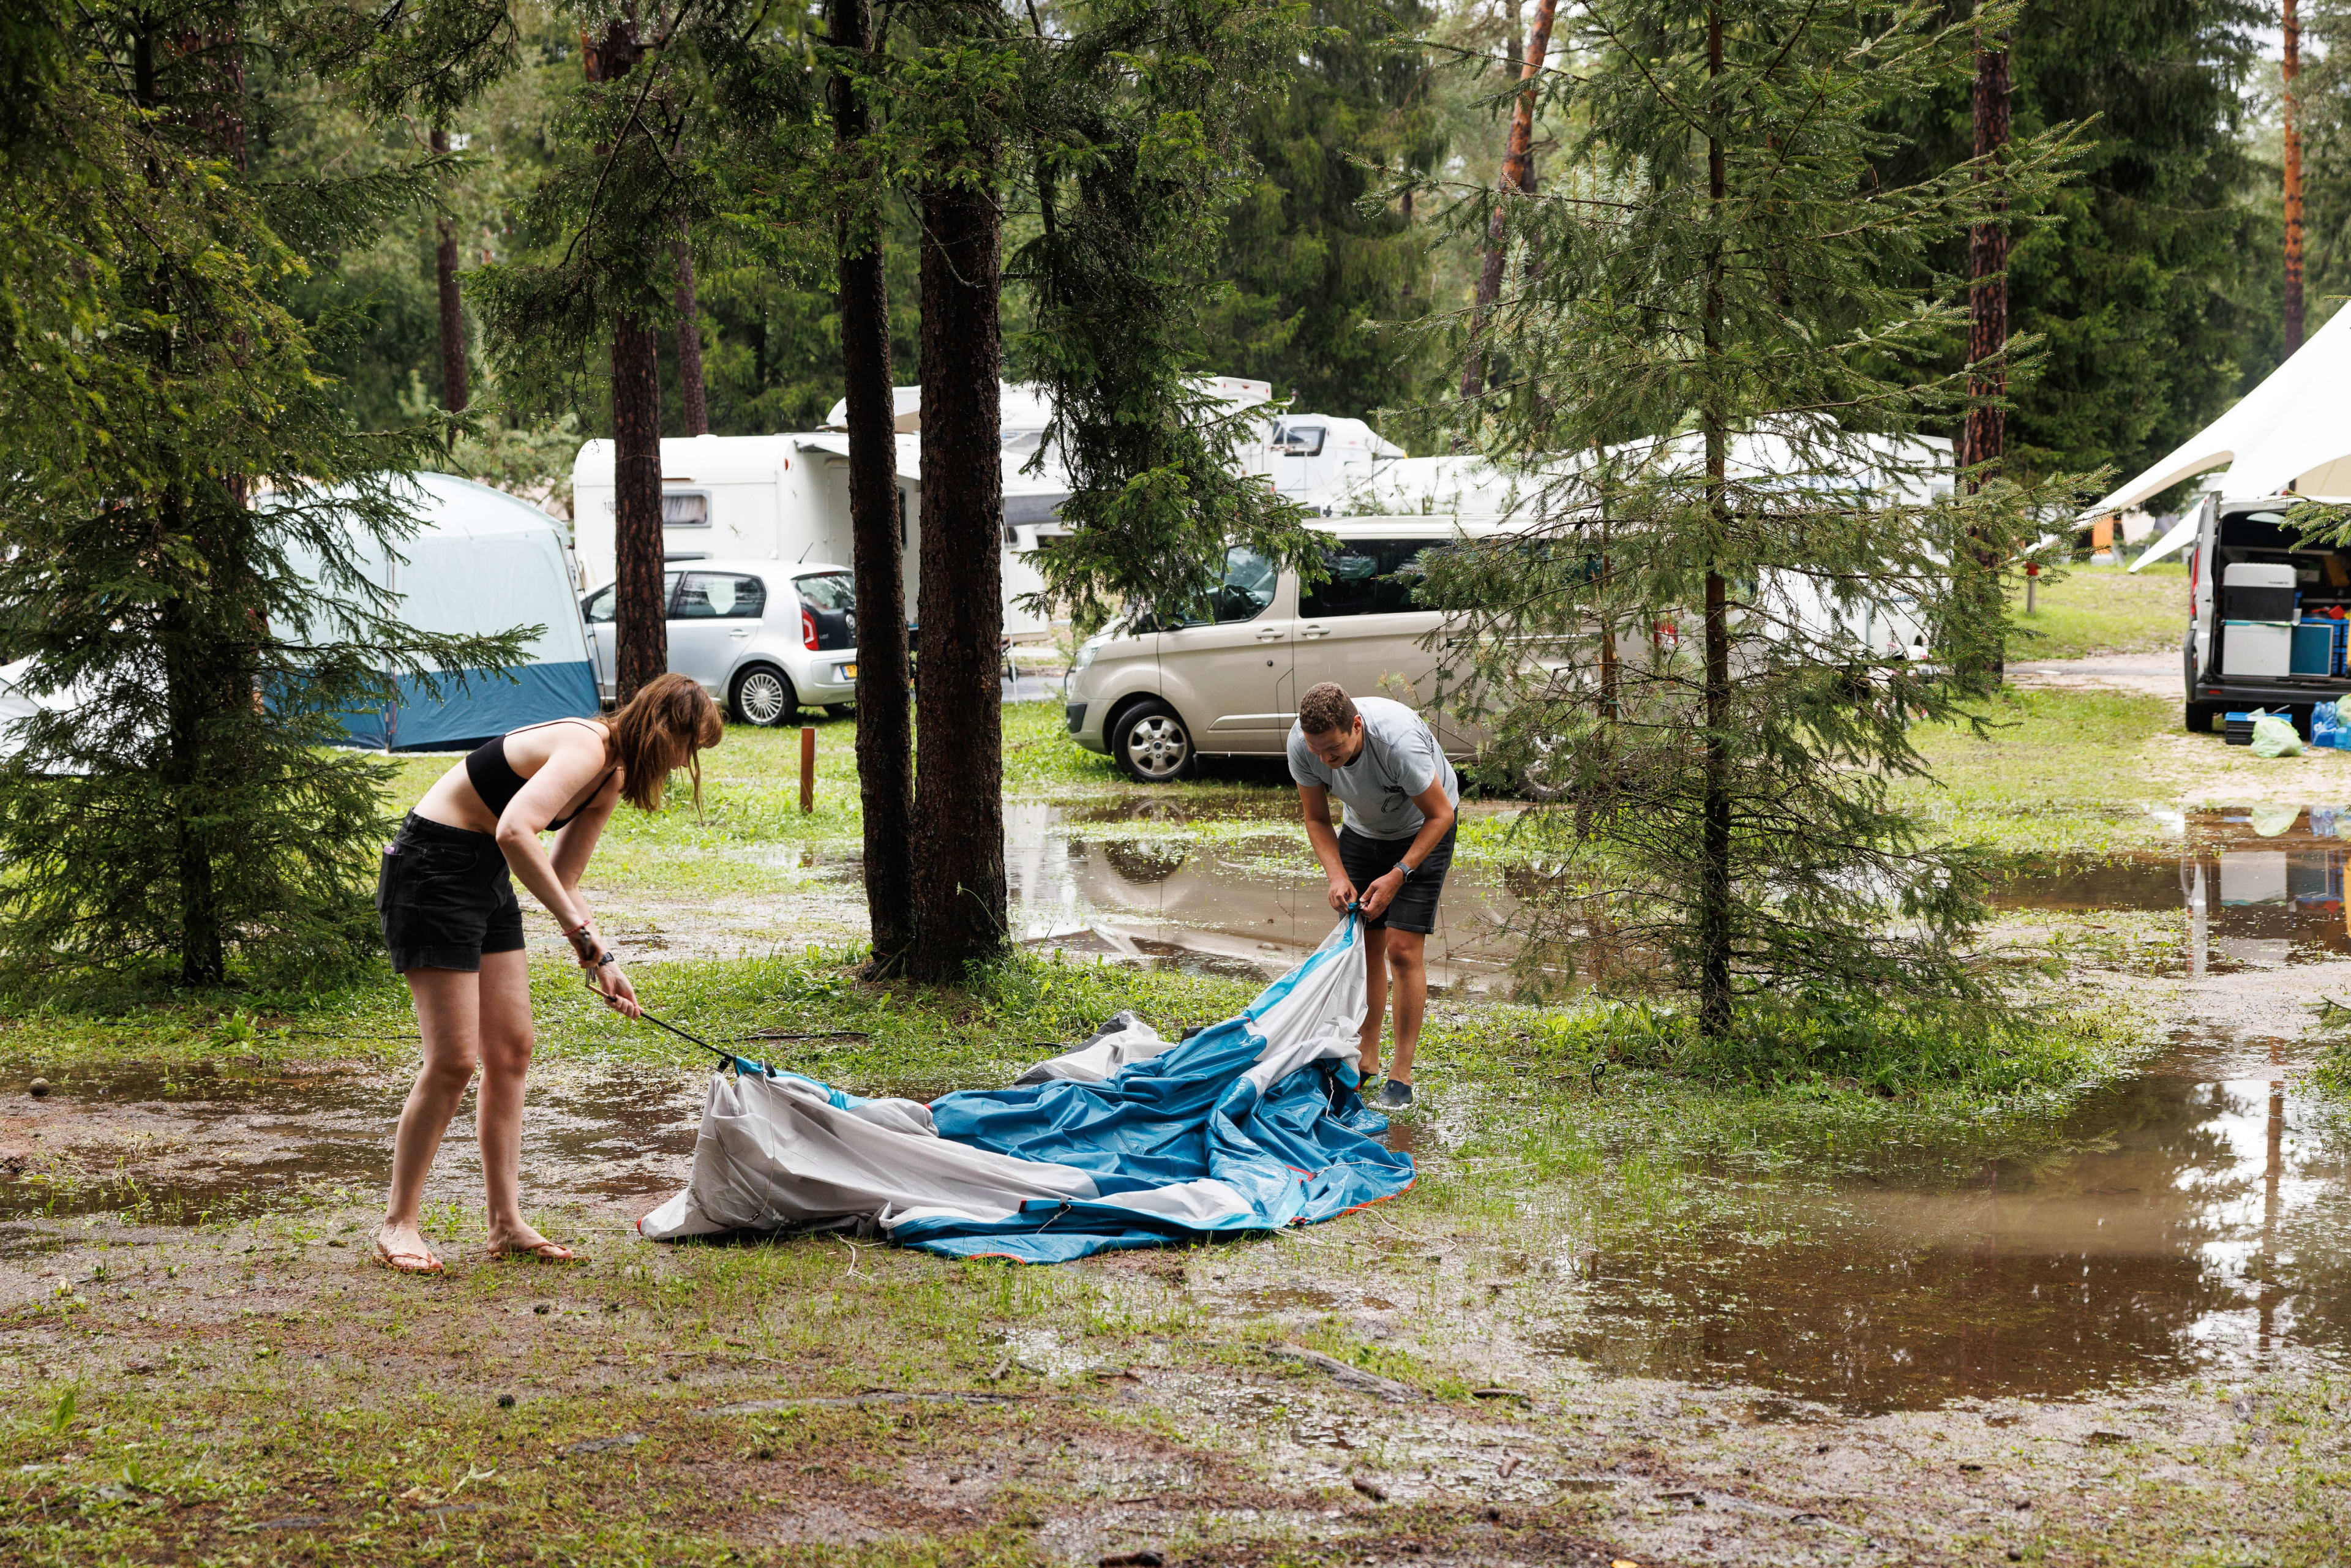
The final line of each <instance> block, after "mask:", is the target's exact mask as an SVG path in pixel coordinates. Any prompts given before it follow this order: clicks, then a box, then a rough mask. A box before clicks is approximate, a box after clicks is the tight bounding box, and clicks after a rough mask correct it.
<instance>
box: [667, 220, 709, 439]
mask: <svg viewBox="0 0 2351 1568" xmlns="http://www.w3.org/2000/svg"><path fill="white" fill-rule="evenodd" d="M677 226H678V230H679V237H678V238H676V239H674V240H672V241H671V242H670V249H671V250H673V251H674V252H675V253H676V255H677V393H678V402H680V403H682V404H684V409H685V434H688V435H707V434H710V394H709V392H708V391H707V390H706V389H705V387H704V386H703V382H702V310H701V307H700V305H699V304H697V303H696V301H695V298H694V236H693V234H692V231H691V230H689V229H688V228H687V227H686V222H685V220H684V218H680V219H678V220H677Z"/></svg>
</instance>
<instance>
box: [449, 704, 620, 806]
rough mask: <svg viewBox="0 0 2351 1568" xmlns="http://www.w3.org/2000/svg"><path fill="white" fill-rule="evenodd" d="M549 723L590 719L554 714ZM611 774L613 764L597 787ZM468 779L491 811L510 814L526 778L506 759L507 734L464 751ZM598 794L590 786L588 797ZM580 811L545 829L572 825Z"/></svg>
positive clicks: (511, 732)
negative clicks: (510, 807)
mask: <svg viewBox="0 0 2351 1568" xmlns="http://www.w3.org/2000/svg"><path fill="white" fill-rule="evenodd" d="M547 723H548V724H587V723H588V721H587V720H586V719H584V718H551V719H549V720H548V721H547ZM544 727H545V726H543V725H536V724H527V725H524V726H523V727H522V729H541V728H544ZM589 727H590V729H592V728H594V726H593V725H589ZM522 729H513V730H508V731H507V735H520V734H521V733H522ZM611 776H612V769H611V768H606V769H604V772H603V775H602V777H601V778H599V779H597V780H596V789H602V788H603V787H604V779H610V778H611ZM465 779H466V781H467V782H468V783H470V784H472V785H473V787H474V793H475V794H476V795H479V796H480V797H481V798H482V804H483V805H485V806H487V807H488V808H489V809H490V815H492V816H493V817H503V816H505V815H506V814H507V807H508V806H511V805H513V804H514V798H515V797H516V796H517V795H519V794H521V793H522V787H523V785H524V784H525V783H526V782H527V780H526V779H524V778H523V776H522V775H521V774H519V773H517V772H516V771H515V770H514V764H513V763H511V762H508V761H507V737H506V736H505V735H497V736H492V737H490V738H489V739H487V740H486V741H484V742H482V744H481V745H479V746H477V747H474V749H473V750H471V751H469V752H467V753H465ZM595 798H596V793H595V790H592V789H591V790H590V791H589V794H588V799H590V800H594V799H595ZM579 814H580V813H579V812H578V811H568V812H566V813H564V814H563V815H562V816H560V817H558V818H556V819H555V821H551V822H549V823H548V824H547V828H546V831H548V832H550V833H552V832H555V831H558V830H559V829H562V828H565V827H569V825H570V823H571V819H572V818H574V817H576V816H578V815H579Z"/></svg>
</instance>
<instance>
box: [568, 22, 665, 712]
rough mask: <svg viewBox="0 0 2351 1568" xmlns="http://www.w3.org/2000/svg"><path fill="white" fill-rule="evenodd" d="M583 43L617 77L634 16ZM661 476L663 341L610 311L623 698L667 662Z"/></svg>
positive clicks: (593, 63) (593, 74)
mask: <svg viewBox="0 0 2351 1568" xmlns="http://www.w3.org/2000/svg"><path fill="white" fill-rule="evenodd" d="M638 53H639V45H638V41H637V25H636V21H635V18H634V17H633V16H615V17H613V18H612V19H611V22H610V23H609V24H608V25H607V26H606V27H605V29H604V32H603V34H602V36H601V37H598V36H596V35H594V34H590V33H586V32H583V33H581V34H580V68H581V70H582V71H584V72H585V73H586V75H587V78H588V79H589V80H590V81H591V82H603V81H618V80H619V79H620V78H622V77H625V76H627V75H628V74H629V73H630V72H631V71H632V70H634V69H635V68H636V64H637V55H638ZM661 479H662V460H661V348H660V345H659V342H658V340H656V339H655V338H654V336H653V329H652V328H651V327H649V326H647V325H646V324H645V320H644V318H643V317H642V316H639V315H636V314H634V313H633V312H630V311H622V312H621V313H620V314H618V315H616V316H614V317H613V319H612V580H613V591H612V598H613V606H612V640H613V641H614V642H615V643H618V644H619V646H618V648H617V649H616V650H615V652H616V653H617V655H618V656H617V657H616V658H615V659H614V661H613V663H614V664H615V666H616V668H615V669H614V670H613V673H612V676H613V685H614V686H615V687H616V688H617V689H618V693H619V695H620V699H621V701H622V702H627V701H628V700H629V699H630V698H631V697H632V696H635V695H637V693H638V692H639V691H640V690H641V689H643V686H644V685H645V683H646V682H648V681H651V680H653V678H654V677H655V676H658V675H661V674H665V673H666V672H667V671H668V669H669V596H668V595H667V594H666V593H664V592H663V591H662V575H663V574H662V565H663V562H662V492H661Z"/></svg>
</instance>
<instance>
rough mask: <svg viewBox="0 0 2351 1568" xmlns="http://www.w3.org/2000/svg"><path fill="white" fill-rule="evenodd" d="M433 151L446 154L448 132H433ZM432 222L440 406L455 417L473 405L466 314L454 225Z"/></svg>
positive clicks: (446, 221) (438, 129) (445, 220)
mask: <svg viewBox="0 0 2351 1568" xmlns="http://www.w3.org/2000/svg"><path fill="white" fill-rule="evenodd" d="M433 151H434V152H448V151H449V132H448V130H447V128H445V127H444V126H439V125H436V126H434V128H433ZM435 222H436V225H437V226H438V228H439V231H440V236H441V245H440V247H439V248H438V249H437V250H436V251H434V256H433V275H434V280H435V281H436V282H438V283H439V285H440V287H441V406H442V407H443V408H445V409H447V410H448V411H449V412H450V413H456V412H457V411H458V410H459V409H462V408H464V407H465V404H466V403H467V402H471V401H472V392H471V391H470V390H469V389H468V388H467V386H466V384H465V310H464V305H463V301H462V300H461V299H460V298H458V293H457V225H456V224H455V222H454V221H453V220H452V219H450V218H449V217H447V216H446V215H444V216H442V217H441V218H439V219H437V220H435Z"/></svg>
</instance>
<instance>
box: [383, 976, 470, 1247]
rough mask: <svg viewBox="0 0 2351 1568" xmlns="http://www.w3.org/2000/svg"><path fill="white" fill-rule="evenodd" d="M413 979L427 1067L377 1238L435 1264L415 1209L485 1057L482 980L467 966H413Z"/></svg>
mask: <svg viewBox="0 0 2351 1568" xmlns="http://www.w3.org/2000/svg"><path fill="white" fill-rule="evenodd" d="M407 979H408V992H409V995H410V996H411V997H412V998H414V1000H415V1003H416V1027H417V1030H418V1032H419V1033H421V1034H422V1035H423V1037H424V1065H423V1068H421V1069H420V1070H419V1071H417V1074H416V1082H415V1083H414V1084H413V1085H412V1086H411V1087H410V1089H409V1091H408V1103H406V1104H405V1105H402V1107H401V1109H400V1132H399V1134H398V1135H397V1136H396V1137H395V1138H394V1139H393V1141H392V1196H391V1197H390V1198H389V1199H388V1200H386V1202H385V1204H384V1210H383V1228H381V1230H379V1231H378V1232H377V1233H376V1240H377V1242H378V1244H379V1245H380V1246H381V1249H383V1250H384V1251H385V1252H387V1253H389V1254H391V1255H392V1257H394V1258H420V1259H423V1260H427V1261H428V1262H434V1261H437V1260H434V1258H433V1253H432V1249H429V1248H428V1247H426V1246H425V1244H424V1237H423V1233H422V1232H420V1231H419V1230H418V1229H417V1228H416V1219H417V1212H418V1210H419V1208H420V1207H422V1206H423V1201H424V1177H425V1176H426V1175H427V1174H428V1173H429V1172H430V1171H431V1170H432V1169H433V1156H434V1155H436V1154H438V1153H439V1152H440V1149H441V1135H442V1134H444V1133H446V1132H447V1131H448V1130H449V1118H450V1117H452V1116H454V1115H455V1114H456V1113H457V1107H458V1106H459V1105H460V1104H461V1103H464V1101H465V1086H466V1085H467V1084H469V1083H471V1082H473V1081H474V1066H475V1062H477V1061H480V1060H481V977H479V976H477V975H473V974H469V973H467V972H466V971H465V970H463V969H411V970H409V971H408V974H407Z"/></svg>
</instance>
